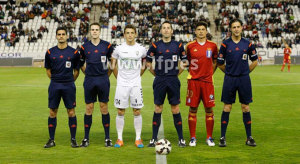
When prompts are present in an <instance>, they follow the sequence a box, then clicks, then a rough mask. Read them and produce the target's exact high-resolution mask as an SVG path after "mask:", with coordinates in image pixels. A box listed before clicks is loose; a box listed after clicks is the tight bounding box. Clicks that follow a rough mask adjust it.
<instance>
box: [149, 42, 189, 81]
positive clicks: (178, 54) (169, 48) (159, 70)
mask: <svg viewBox="0 0 300 164" xmlns="http://www.w3.org/2000/svg"><path fill="white" fill-rule="evenodd" d="M153 58H154V59H155V69H154V71H155V74H156V76H177V75H178V72H179V69H178V61H179V59H181V60H182V61H186V60H187V55H186V54H185V52H184V48H183V45H182V43H180V42H177V41H174V40H171V42H168V43H164V42H163V41H162V40H160V41H158V42H155V43H152V45H151V47H150V48H149V50H148V52H147V57H146V61H147V62H152V60H153Z"/></svg>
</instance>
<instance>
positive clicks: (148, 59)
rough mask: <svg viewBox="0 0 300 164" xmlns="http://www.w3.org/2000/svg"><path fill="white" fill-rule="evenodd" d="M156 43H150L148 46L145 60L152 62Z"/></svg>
mask: <svg viewBox="0 0 300 164" xmlns="http://www.w3.org/2000/svg"><path fill="white" fill-rule="evenodd" d="M156 48H157V47H156V45H155V44H154V43H152V45H151V47H150V48H149V50H148V52H147V56H146V61H147V62H152V60H153V56H155V53H156Z"/></svg>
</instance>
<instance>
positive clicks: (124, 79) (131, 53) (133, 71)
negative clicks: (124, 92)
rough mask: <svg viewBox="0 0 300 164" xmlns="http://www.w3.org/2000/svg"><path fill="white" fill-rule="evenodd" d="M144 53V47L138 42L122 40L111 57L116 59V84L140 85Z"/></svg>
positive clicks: (145, 51)
mask: <svg viewBox="0 0 300 164" xmlns="http://www.w3.org/2000/svg"><path fill="white" fill-rule="evenodd" d="M146 55H147V50H146V48H145V47H143V46H142V45H141V44H139V43H135V44H134V45H128V44H127V43H126V42H124V43H122V44H121V45H119V46H117V47H116V48H115V50H114V52H113V53H112V57H113V58H115V59H117V61H118V76H117V85H122V86H141V76H140V73H141V68H142V59H143V58H145V57H146Z"/></svg>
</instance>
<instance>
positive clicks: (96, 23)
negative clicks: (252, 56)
mask: <svg viewBox="0 0 300 164" xmlns="http://www.w3.org/2000/svg"><path fill="white" fill-rule="evenodd" d="M94 25H96V26H99V30H101V25H100V23H98V22H94V23H91V24H90V28H91V27H92V26H94Z"/></svg>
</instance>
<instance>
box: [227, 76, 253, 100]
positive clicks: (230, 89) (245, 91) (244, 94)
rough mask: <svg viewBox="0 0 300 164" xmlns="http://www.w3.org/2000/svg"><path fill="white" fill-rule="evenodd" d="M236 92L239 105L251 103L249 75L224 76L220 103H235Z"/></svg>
mask: <svg viewBox="0 0 300 164" xmlns="http://www.w3.org/2000/svg"><path fill="white" fill-rule="evenodd" d="M237 91H238V94H239V99H240V103H242V104H249V103H251V102H252V87H251V80H250V76H249V75H244V76H239V77H233V76H228V75H225V77H224V83H223V91H222V99H221V101H222V102H224V103H226V104H233V103H235V98H236V92H237Z"/></svg>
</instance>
